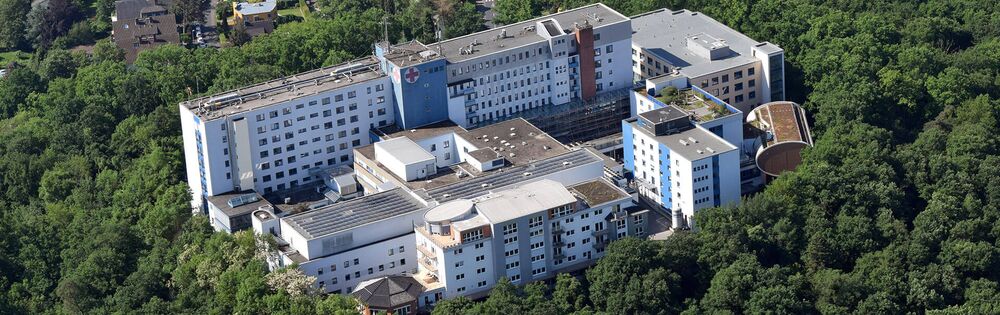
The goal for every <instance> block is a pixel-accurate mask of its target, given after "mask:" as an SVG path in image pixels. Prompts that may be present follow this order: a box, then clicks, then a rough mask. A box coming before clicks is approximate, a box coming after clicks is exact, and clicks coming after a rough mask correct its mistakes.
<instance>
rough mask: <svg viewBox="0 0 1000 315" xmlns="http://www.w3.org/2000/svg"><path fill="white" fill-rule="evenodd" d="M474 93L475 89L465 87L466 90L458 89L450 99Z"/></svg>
mask: <svg viewBox="0 0 1000 315" xmlns="http://www.w3.org/2000/svg"><path fill="white" fill-rule="evenodd" d="M475 91H476V89H475V88H473V87H471V86H470V87H467V88H463V89H459V90H458V91H457V92H455V94H452V95H451V98H456V97H459V96H463V95H469V94H472V93H474V92H475Z"/></svg>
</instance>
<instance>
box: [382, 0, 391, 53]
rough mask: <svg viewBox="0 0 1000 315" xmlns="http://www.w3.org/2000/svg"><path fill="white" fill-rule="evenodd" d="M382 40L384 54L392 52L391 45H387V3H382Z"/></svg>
mask: <svg viewBox="0 0 1000 315" xmlns="http://www.w3.org/2000/svg"><path fill="white" fill-rule="evenodd" d="M382 12H385V14H384V15H382V40H383V41H385V53H386V54H388V53H389V52H390V51H391V50H392V44H391V43H389V2H388V1H385V0H383V1H382Z"/></svg>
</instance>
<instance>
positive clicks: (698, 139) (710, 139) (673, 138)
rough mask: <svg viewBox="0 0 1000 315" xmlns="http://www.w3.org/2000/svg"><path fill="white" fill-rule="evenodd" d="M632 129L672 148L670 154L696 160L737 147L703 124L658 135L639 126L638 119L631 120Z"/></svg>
mask: <svg viewBox="0 0 1000 315" xmlns="http://www.w3.org/2000/svg"><path fill="white" fill-rule="evenodd" d="M630 124H632V130H633V131H638V132H642V133H645V134H646V135H647V136H649V137H651V138H653V139H655V140H656V142H659V143H662V144H663V145H665V146H667V148H669V149H670V154H679V155H680V156H682V157H684V158H685V159H687V160H689V161H695V160H700V159H704V158H707V157H711V156H713V155H717V154H722V153H725V152H729V151H732V150H736V149H737V148H736V147H735V146H733V145H732V144H729V142H726V140H724V139H722V138H721V137H719V136H717V135H715V134H713V133H711V132H709V131H707V130H705V129H704V128H703V127H701V126H695V127H694V128H691V129H688V130H684V131H681V132H678V133H674V134H669V135H665V136H656V135H654V134H653V133H652V132H651V131H649V130H646V129H645V128H642V127H639V124H638V122H637V121H632V122H630Z"/></svg>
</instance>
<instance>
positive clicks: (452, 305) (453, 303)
mask: <svg viewBox="0 0 1000 315" xmlns="http://www.w3.org/2000/svg"><path fill="white" fill-rule="evenodd" d="M473 305H475V304H474V303H473V302H472V300H469V298H467V297H464V296H459V297H456V298H451V299H447V300H443V301H438V302H437V303H436V304H434V310H433V311H432V312H431V314H433V315H461V314H466V312H468V311H469V310H471V309H472V307H473Z"/></svg>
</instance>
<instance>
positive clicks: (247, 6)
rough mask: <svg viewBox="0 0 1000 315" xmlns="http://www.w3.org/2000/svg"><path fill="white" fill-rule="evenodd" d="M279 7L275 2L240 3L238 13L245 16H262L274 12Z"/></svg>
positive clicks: (270, 0)
mask: <svg viewBox="0 0 1000 315" xmlns="http://www.w3.org/2000/svg"><path fill="white" fill-rule="evenodd" d="M277 7H278V2H277V1H275V0H264V1H261V2H254V3H249V2H239V3H237V4H236V11H237V12H239V13H240V14H243V15H251V14H261V13H268V12H271V11H274V9H275V8H277Z"/></svg>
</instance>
